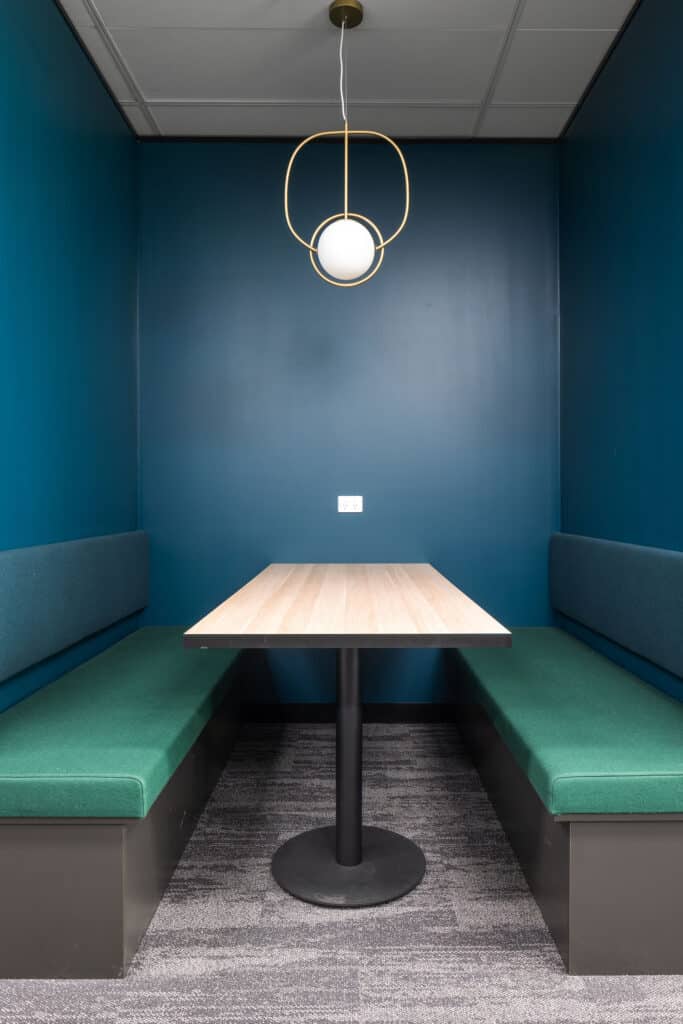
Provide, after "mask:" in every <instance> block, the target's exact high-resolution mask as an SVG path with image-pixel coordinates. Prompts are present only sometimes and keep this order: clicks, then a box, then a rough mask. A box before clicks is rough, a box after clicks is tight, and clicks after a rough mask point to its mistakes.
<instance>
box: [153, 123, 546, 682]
mask: <svg viewBox="0 0 683 1024" xmlns="http://www.w3.org/2000/svg"><path fill="white" fill-rule="evenodd" d="M291 149H292V146H291V145H289V144H283V143H276V142H272V143H268V142H251V143H201V144H196V143H162V144H157V143H146V144H143V146H142V165H141V174H142V181H141V197H142V198H141V242H140V257H141V262H140V339H141V340H140V345H141V363H140V365H141V448H142V478H141V479H142V522H143V525H144V528H145V529H146V530H148V531H149V533H150V537H151V549H152V599H151V605H150V609H149V612H148V616H147V617H148V620H149V621H152V622H178V623H189V622H192V621H193V620H195V619H196V618H198V617H199V616H200V615H202V614H203V613H205V612H206V611H207V610H208V609H210V608H211V607H212V606H213V605H215V604H216V603H218V602H219V601H221V600H223V599H224V598H225V597H226V596H227V595H228V594H229V593H230V592H231V591H232V590H234V589H235V588H236V587H238V586H240V585H242V584H243V583H244V582H245V581H246V580H247V579H248V578H249V577H250V576H252V575H253V574H254V573H256V572H257V571H259V570H260V569H262V568H263V567H264V566H265V565H266V564H267V563H268V562H271V561H429V562H433V563H434V564H435V565H436V566H437V567H438V568H439V569H440V570H441V571H443V572H444V573H445V574H446V575H447V576H449V577H450V578H452V579H453V580H454V581H455V582H457V583H458V584H459V585H460V586H461V587H462V588H463V589H464V590H466V591H467V592H468V593H469V594H471V596H472V597H473V598H475V599H476V600H477V601H480V602H481V603H482V604H483V605H484V606H485V607H486V608H487V609H488V610H489V611H490V612H492V613H493V614H494V615H496V616H498V617H499V618H500V619H502V620H503V621H504V622H505V623H508V624H510V625H514V624H525V623H526V624H528V623H535V624H542V623H546V622H547V621H548V616H549V612H548V596H547V573H546V564H547V543H548V537H549V534H550V533H551V532H552V531H553V530H554V529H556V528H557V527H558V524H559V486H558V430H557V402H558V395H557V378H558V336H557V261H556V250H557V231H556V228H557V224H556V214H557V188H556V153H555V150H554V148H553V147H551V146H546V145H533V144H532V145H505V144H502V145H474V144H473V145H458V144H455V145H453V144H413V145H408V146H406V147H405V151H406V156H407V159H408V162H409V166H410V170H411V175H412V184H413V190H414V205H413V210H412V215H411V218H410V221H409V224H408V227H407V229H406V231H405V233H404V235H403V236H401V237H400V238H399V239H398V240H397V241H396V242H395V243H394V245H393V246H392V247H391V248H390V249H389V250H388V252H387V258H386V262H385V266H384V268H383V269H382V270H381V271H380V273H379V275H378V276H377V277H376V278H375V279H374V280H373V281H372V282H371V283H369V284H367V285H365V286H362V287H360V288H358V289H351V290H345V289H337V288H333V287H331V286H329V285H326V284H324V283H322V282H321V281H320V280H318V278H317V277H316V276H315V275H314V273H313V271H312V269H311V267H310V265H309V263H308V259H307V255H306V253H305V251H304V250H303V249H301V248H299V246H297V244H296V243H295V242H294V240H293V239H292V238H291V236H290V235H289V233H288V232H287V230H286V227H285V224H284V220H283V215H282V209H281V202H282V183H283V178H284V172H285V167H286V163H287V159H288V157H289V154H290V152H291ZM339 159H340V153H339V150H338V149H336V148H334V147H333V146H330V145H325V144H323V145H322V146H320V147H319V148H318V150H317V153H313V154H312V155H311V158H310V160H309V161H308V162H307V164H303V165H302V168H301V172H300V174H299V176H298V178H297V185H296V188H295V194H294V196H293V206H294V212H295V215H298V216H299V220H300V222H302V230H304V231H305V232H306V233H310V231H311V230H312V228H313V226H314V225H315V224H316V223H317V222H318V221H320V220H321V219H322V218H323V217H324V216H326V215H327V214H328V213H330V212H332V211H333V210H334V209H335V207H336V205H337V204H338V203H339V200H340V195H339V173H338V172H339V167H340V164H339ZM395 172H396V168H395V167H394V165H393V164H392V163H391V161H390V160H387V159H386V157H385V154H384V152H383V150H382V149H381V148H379V147H378V146H375V145H367V144H366V145H363V144H361V145H360V146H359V147H357V148H356V149H355V150H354V151H353V152H352V196H351V200H352V207H355V208H356V209H360V211H361V212H365V213H367V214H369V215H370V216H373V217H375V216H376V219H377V220H378V221H379V222H380V224H381V225H382V226H384V227H386V228H387V229H388V227H389V225H390V224H391V222H392V219H395V216H396V212H397V209H398V202H399V195H398V188H397V187H395V185H394V182H396V181H397V178H396V173H395ZM385 234H386V231H385ZM338 494H363V495H364V497H365V503H366V511H365V512H364V513H363V515H360V516H353V515H351V516H349V515H346V516H340V515H338V514H337V512H336V496H337V495H338ZM368 659H369V662H371V667H372V671H371V672H369V673H368V676H369V678H368V681H367V689H366V692H367V695H368V697H369V699H376V700H393V699H396V700H399V699H404V700H424V699H427V700H428V699H430V698H435V697H437V696H438V695H439V693H440V685H441V675H440V669H439V658H438V655H436V654H434V653H430V652H414V653H413V654H410V653H406V652H402V653H389V652H387V653H379V654H375V655H368ZM272 664H273V665H274V667H275V683H276V686H277V689H278V692H279V695H280V696H281V697H282V698H284V699H289V700H315V699H321V698H323V697H330V696H331V694H332V691H331V688H330V686H329V685H325V683H324V679H325V672H324V671H322V669H323V668H324V667H326V666H329V667H330V668H331V662H330V658H329V656H306V655H304V654H299V653H297V652H288V653H287V654H279V655H277V656H274V657H273V659H272ZM331 678H332V673H331V672H330V673H329V675H328V680H331Z"/></svg>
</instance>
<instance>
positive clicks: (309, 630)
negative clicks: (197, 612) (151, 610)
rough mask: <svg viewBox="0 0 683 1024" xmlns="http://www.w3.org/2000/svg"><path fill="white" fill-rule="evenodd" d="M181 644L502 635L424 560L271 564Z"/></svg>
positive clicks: (470, 641) (424, 640) (344, 643)
mask: <svg viewBox="0 0 683 1024" xmlns="http://www.w3.org/2000/svg"><path fill="white" fill-rule="evenodd" d="M185 645H186V646H187V647H473V646H489V647H498V646H500V647H507V646H509V645H510V633H509V631H508V630H507V629H505V627H504V626H501V624H500V623H499V622H496V620H495V619H494V618H492V617H491V616H490V615H489V614H488V612H485V611H484V610H483V608H480V607H479V605H478V604H475V602H474V601H472V600H471V599H470V598H469V597H467V595H466V594H463V592H462V591H461V590H458V588H457V587H456V586H454V585H453V584H452V583H450V582H449V580H447V579H446V577H445V576H442V575H441V573H440V572H437V570H436V569H435V568H434V567H433V566H431V565H427V564H424V563H408V564H382V563H374V562H372V563H368V564H363V563H354V564H342V563H331V564H326V565H325V564H323V565H318V564H299V563H297V564H274V565H269V566H268V568H267V569H264V570H263V572H260V573H259V574H258V576H255V577H254V578H253V579H252V580H250V581H249V583H247V584H246V585H245V586H244V587H242V588H241V590H238V591H237V593H235V594H233V595H232V597H229V598H228V600H227V601H224V602H223V604H221V605H219V606H218V607H217V608H215V609H214V610H213V611H212V612H209V614H208V615H207V616H205V618H203V619H202V620H201V621H200V622H198V623H197V624H196V625H195V626H193V627H192V628H191V629H189V630H188V631H187V633H186V634H185Z"/></svg>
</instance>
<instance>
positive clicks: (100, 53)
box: [78, 26, 135, 103]
mask: <svg viewBox="0 0 683 1024" xmlns="http://www.w3.org/2000/svg"><path fill="white" fill-rule="evenodd" d="M78 33H79V35H80V37H81V39H82V40H83V42H84V43H85V45H86V46H87V48H88V51H89V52H90V54H91V56H92V58H93V60H94V61H95V62H96V64H97V66H98V68H99V69H100V71H101V72H102V74H103V75H104V78H105V79H106V81H107V84H108V85H109V88H110V89H111V91H112V92H113V93H114V95H115V96H116V98H117V100H121V101H122V102H123V103H126V102H130V101H131V100H134V99H135V97H134V96H133V94H132V93H131V90H130V87H129V85H128V83H127V81H126V79H125V78H124V76H123V75H122V74H121V71H120V70H119V68H118V66H117V64H116V61H115V60H114V58H113V57H112V55H111V54H110V52H109V50H108V49H107V47H106V46H105V44H104V42H103V41H102V37H101V35H100V33H99V31H98V29H96V28H89V27H87V26H85V27H83V28H79V30H78Z"/></svg>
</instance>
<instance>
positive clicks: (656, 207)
mask: <svg viewBox="0 0 683 1024" xmlns="http://www.w3.org/2000/svg"><path fill="white" fill-rule="evenodd" d="M681 38H683V4H681V3H680V0H644V2H643V3H642V4H641V6H640V8H639V10H638V12H637V13H636V15H635V17H634V19H633V21H632V22H631V25H630V27H629V28H628V29H627V31H626V33H625V34H624V36H623V38H622V40H621V41H620V43H619V45H618V46H617V48H616V50H615V51H614V53H613V55H612V57H611V59H610V60H609V62H608V64H607V66H606V68H605V69H604V71H603V72H602V74H601V76H600V78H599V79H598V81H597V83H596V85H595V87H594V88H593V90H592V91H591V93H590V95H589V97H588V99H587V101H586V103H585V104H584V106H583V108H582V110H581V111H580V113H579V115H578V117H577V119H576V120H575V122H574V124H573V126H572V128H571V131H570V133H569V137H568V139H567V140H566V141H565V142H564V143H563V144H562V147H561V226H560V238H561V296H562V299H561V306H562V399H561V407H562V525H563V529H564V530H568V531H570V532H573V533H581V534H587V535H591V536H595V537H606V538H608V539H612V540H620V541H627V542H630V543H635V544H649V545H654V546H656V547H663V548H673V549H676V550H683V427H682V425H681V424H682V416H681V381H682V380H683V304H682V303H681V280H682V279H683V257H682V255H681V254H682V253H683V215H682V213H681V210H682V206H681V181H683V135H682V134H681V127H682V125H683V119H682V111H683V61H681ZM593 642H594V643H595V644H596V646H602V647H604V642H602V641H599V640H597V639H596V638H593ZM608 653H610V654H611V655H612V656H613V657H617V658H618V660H621V661H624V663H627V664H628V667H630V668H634V667H635V668H636V670H637V671H640V672H641V674H642V675H644V676H645V677H646V678H648V679H650V681H651V682H654V683H655V684H657V685H660V686H662V687H663V688H664V689H667V690H668V691H669V692H671V693H675V694H676V695H678V696H683V688H682V687H683V684H681V682H680V681H675V680H673V679H667V678H666V677H665V676H663V675H662V674H661V673H657V672H656V671H655V670H654V669H653V668H652V667H651V666H648V665H647V664H645V663H640V664H636V663H635V662H634V660H633V658H629V657H628V656H625V655H624V654H623V652H620V651H619V650H618V649H615V648H614V647H613V645H612V647H611V648H610V650H609V652H608Z"/></svg>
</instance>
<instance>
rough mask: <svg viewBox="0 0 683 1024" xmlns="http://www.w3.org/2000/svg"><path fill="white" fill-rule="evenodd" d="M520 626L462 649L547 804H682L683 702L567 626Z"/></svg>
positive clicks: (660, 809) (665, 808)
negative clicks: (504, 636) (506, 640)
mask: <svg viewBox="0 0 683 1024" xmlns="http://www.w3.org/2000/svg"><path fill="white" fill-rule="evenodd" d="M512 634H513V639H512V647H511V648H508V649H492V648H489V649H485V648H480V649H474V650H467V651H462V652H461V653H462V656H463V658H464V661H465V663H466V665H467V666H468V667H469V670H470V671H469V673H468V676H469V677H470V679H471V681H472V683H473V685H474V686H475V689H476V691H477V695H478V698H479V700H480V701H481V703H482V704H483V706H484V707H485V709H486V710H487V712H488V714H489V716H490V717H491V718H492V720H493V722H494V724H495V726H496V728H497V729H498V731H499V733H500V734H501V736H502V737H503V739H504V740H505V742H506V743H507V744H508V746H509V747H510V749H511V751H512V753H513V754H514V756H515V758H516V760H517V762H518V763H519V765H520V767H521V768H522V769H523V771H524V772H526V774H527V776H528V777H529V780H530V781H531V783H532V784H533V786H534V788H535V789H536V792H537V793H538V795H539V796H540V798H541V800H542V801H543V803H544V804H545V805H546V807H547V808H548V810H549V811H550V812H551V813H553V814H635V813H639V814H659V813H683V704H682V703H680V702H679V701H676V700H675V699H674V698H673V697H668V696H667V695H666V694H664V693H661V692H659V691H658V690H655V689H653V688H652V687H650V686H648V685H647V684H646V683H643V682H641V681H640V680H639V679H638V678H637V677H636V676H634V675H632V674H631V673H630V672H627V671H625V669H622V668H620V667H619V666H618V665H616V664H614V662H612V661H610V660H609V659H608V658H605V657H603V656H602V655H601V654H597V653H596V652H595V651H593V650H592V649H591V648H590V647H588V646H587V645H586V644H583V643H581V641H579V640H576V639H575V638H574V637H572V636H570V635H569V634H568V633H565V632H563V631H562V630H560V629H550V628H539V629H514V630H513V631H512Z"/></svg>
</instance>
